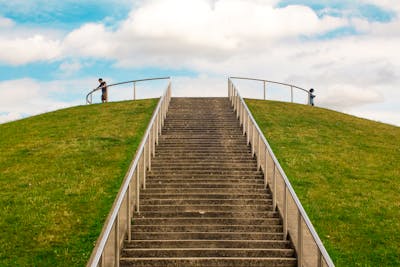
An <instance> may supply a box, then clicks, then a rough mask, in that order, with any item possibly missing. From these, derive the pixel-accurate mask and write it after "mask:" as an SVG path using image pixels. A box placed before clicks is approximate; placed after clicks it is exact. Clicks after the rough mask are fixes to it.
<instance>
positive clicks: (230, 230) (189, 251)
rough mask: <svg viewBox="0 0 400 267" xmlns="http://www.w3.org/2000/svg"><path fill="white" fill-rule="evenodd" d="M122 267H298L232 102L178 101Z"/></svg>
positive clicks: (149, 180) (160, 144) (121, 262)
mask: <svg viewBox="0 0 400 267" xmlns="http://www.w3.org/2000/svg"><path fill="white" fill-rule="evenodd" d="M140 207H141V209H140V213H139V214H136V215H135V218H134V219H133V220H132V224H133V225H132V239H133V240H132V241H130V242H128V241H126V243H125V246H124V249H123V250H122V252H121V260H120V265H121V266H296V265H297V260H296V256H295V251H294V249H293V248H292V245H291V243H290V242H289V241H287V240H283V229H282V224H281V220H280V218H279V214H278V213H277V212H276V211H273V208H272V196H271V192H270V191H269V189H264V185H263V174H262V173H261V172H260V171H258V170H257V166H256V160H255V159H254V158H253V157H252V156H251V150H250V147H249V146H247V144H246V138H245V137H244V136H243V135H242V131H241V129H240V126H239V122H238V120H237V119H236V117H235V115H234V113H233V110H232V108H231V107H230V105H229V101H228V99H227V98H174V99H172V101H171V105H170V109H169V113H168V116H167V119H166V122H165V126H164V128H163V129H162V136H161V138H160V142H159V145H158V146H157V149H156V157H155V158H154V160H153V163H152V171H151V172H149V173H148V176H147V188H146V189H145V190H142V194H141V196H140Z"/></svg>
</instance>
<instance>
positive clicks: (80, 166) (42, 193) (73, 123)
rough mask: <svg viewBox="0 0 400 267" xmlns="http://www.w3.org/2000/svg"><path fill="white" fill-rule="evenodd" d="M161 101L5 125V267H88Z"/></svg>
mask: <svg viewBox="0 0 400 267" xmlns="http://www.w3.org/2000/svg"><path fill="white" fill-rule="evenodd" d="M157 101H158V99H150V100H140V101H134V102H133V101H128V102H119V103H108V104H100V105H90V106H80V107H74V108H69V109H64V110H59V111H56V112H51V113H47V114H43V115H40V116H35V117H32V118H28V119H24V120H20V121H16V122H11V123H6V124H2V125H0V151H1V153H0V188H1V190H0V228H1V234H0V266H83V265H85V263H86V262H87V260H88V258H89V256H90V253H91V251H92V249H93V246H94V243H95V241H96V239H97V237H98V235H99V233H100V231H101V228H102V225H103V223H104V221H105V218H106V216H107V214H108V212H109V209H110V208H111V205H112V203H113V201H114V198H115V196H116V193H117V192H118V189H119V187H120V183H121V181H122V179H123V177H124V175H125V173H126V171H127V169H128V167H129V163H130V161H131V159H132V157H133V156H134V154H135V151H136V148H137V147H138V145H139V143H140V141H141V138H142V136H143V133H144V131H145V129H146V127H147V124H148V122H149V121H150V118H151V115H152V112H153V110H154V108H155V106H156V104H157Z"/></svg>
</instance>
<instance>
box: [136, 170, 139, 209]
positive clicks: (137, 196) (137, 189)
mask: <svg viewBox="0 0 400 267" xmlns="http://www.w3.org/2000/svg"><path fill="white" fill-rule="evenodd" d="M139 169H140V164H138V165H137V168H136V212H137V213H140V210H139V192H140V177H139V176H140V170H139Z"/></svg>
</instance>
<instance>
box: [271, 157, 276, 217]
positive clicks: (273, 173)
mask: <svg viewBox="0 0 400 267" xmlns="http://www.w3.org/2000/svg"><path fill="white" fill-rule="evenodd" d="M272 183H273V185H272V186H273V191H272V206H273V209H274V211H276V164H275V162H274V170H273V172H272Z"/></svg>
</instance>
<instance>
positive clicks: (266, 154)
mask: <svg viewBox="0 0 400 267" xmlns="http://www.w3.org/2000/svg"><path fill="white" fill-rule="evenodd" d="M264 161H265V168H264V187H265V189H266V188H267V186H268V148H267V147H265V159H264Z"/></svg>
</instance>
